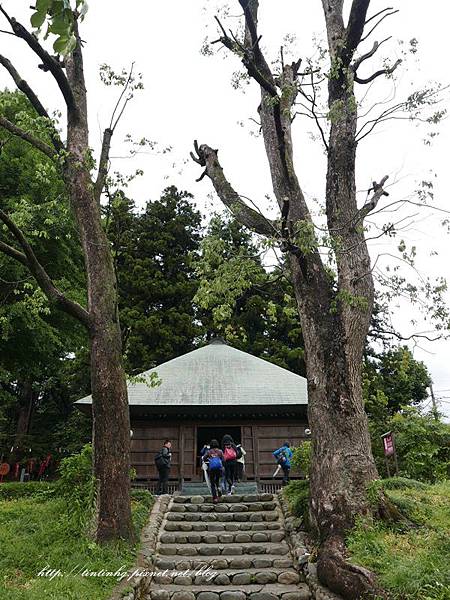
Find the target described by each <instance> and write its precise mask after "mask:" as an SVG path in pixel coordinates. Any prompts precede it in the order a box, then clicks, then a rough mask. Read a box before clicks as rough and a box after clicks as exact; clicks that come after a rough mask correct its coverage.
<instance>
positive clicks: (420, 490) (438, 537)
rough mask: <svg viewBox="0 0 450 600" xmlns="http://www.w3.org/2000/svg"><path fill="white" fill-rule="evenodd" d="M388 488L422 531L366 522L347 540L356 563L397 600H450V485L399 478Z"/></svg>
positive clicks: (351, 557)
mask: <svg viewBox="0 0 450 600" xmlns="http://www.w3.org/2000/svg"><path fill="white" fill-rule="evenodd" d="M384 488H385V490H386V493H387V494H388V496H389V497H390V498H391V500H392V501H393V502H394V503H395V504H396V505H397V506H398V507H399V508H400V509H401V510H402V512H403V513H404V514H406V515H407V516H408V517H409V518H410V519H411V520H413V521H414V522H415V523H417V525H418V527H417V528H415V529H410V530H405V531H401V530H400V529H397V530H396V529H395V528H392V527H387V526H386V525H384V524H382V523H379V522H370V523H368V522H363V521H361V522H359V523H358V525H357V527H356V528H355V529H354V530H353V531H352V533H351V535H350V536H349V537H348V540H347V546H348V548H349V552H350V559H351V560H352V562H356V563H358V564H360V565H363V566H365V567H368V568H369V569H371V570H373V571H375V572H376V573H378V575H379V578H380V581H381V583H382V584H383V586H384V587H385V589H386V590H388V591H389V592H390V593H391V595H392V598H394V599H396V600H397V599H398V600H403V599H405V600H406V599H407V600H450V481H446V482H443V483H438V484H434V485H425V484H421V483H419V482H415V481H411V480H405V479H400V478H398V479H397V478H394V479H392V480H385V482H384Z"/></svg>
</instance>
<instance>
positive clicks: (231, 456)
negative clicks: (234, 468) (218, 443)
mask: <svg viewBox="0 0 450 600" xmlns="http://www.w3.org/2000/svg"><path fill="white" fill-rule="evenodd" d="M236 457H237V453H236V450H235V449H234V448H233V446H225V450H224V451H223V458H224V460H225V462H228V461H229V460H236Z"/></svg>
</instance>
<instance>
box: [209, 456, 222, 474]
mask: <svg viewBox="0 0 450 600" xmlns="http://www.w3.org/2000/svg"><path fill="white" fill-rule="evenodd" d="M208 469H209V470H210V471H217V470H218V469H222V461H221V460H220V458H219V457H218V456H211V457H210V459H209V461H208Z"/></svg>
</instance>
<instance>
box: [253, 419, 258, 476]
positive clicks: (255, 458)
mask: <svg viewBox="0 0 450 600" xmlns="http://www.w3.org/2000/svg"><path fill="white" fill-rule="evenodd" d="M252 445H253V473H254V476H255V481H256V482H257V483H258V482H259V448H258V437H257V435H256V426H255V425H252Z"/></svg>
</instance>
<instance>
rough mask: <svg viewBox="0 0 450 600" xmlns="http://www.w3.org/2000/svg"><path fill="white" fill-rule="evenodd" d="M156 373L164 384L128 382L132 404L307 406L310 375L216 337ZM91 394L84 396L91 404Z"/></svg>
mask: <svg viewBox="0 0 450 600" xmlns="http://www.w3.org/2000/svg"><path fill="white" fill-rule="evenodd" d="M152 372H156V373H157V374H158V377H159V379H160V380H161V385H159V386H158V387H156V388H150V387H149V386H148V385H146V384H145V383H129V384H128V402H129V404H130V405H131V406H168V405H183V406H197V405H198V406H224V405H225V406H226V405H229V406H236V405H250V406H258V405H266V406H267V405H280V404H281V405H295V404H296V405H298V404H307V403H308V399H307V391H306V379H305V378H304V377H300V376H299V375H296V374H295V373H292V372H291V371H287V370H286V369H283V368H281V367H278V366H277V365H274V364H272V363H270V362H267V361H265V360H262V359H260V358H256V357H255V356H252V355H251V354H247V353H246V352H241V351H240V350H236V349H235V348H232V347H231V346H228V345H226V344H224V343H220V342H219V341H217V340H215V341H213V342H212V343H211V344H209V345H208V346H204V347H203V348H199V349H198V350H194V351H192V352H189V353H188V354H184V355H183V356H179V357H178V358H174V359H173V360H169V361H167V362H165V363H163V364H162V365H159V366H158V367H156V368H154V369H150V370H149V371H146V372H145V373H142V375H143V376H144V377H145V376H147V375H148V374H150V373H152ZM91 402H92V398H91V396H87V397H86V398H83V399H81V400H78V404H90V403H91Z"/></svg>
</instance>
